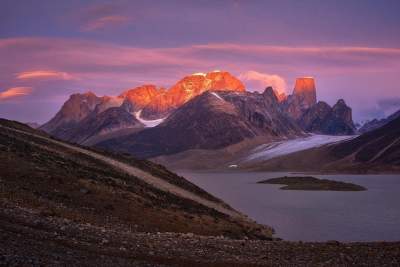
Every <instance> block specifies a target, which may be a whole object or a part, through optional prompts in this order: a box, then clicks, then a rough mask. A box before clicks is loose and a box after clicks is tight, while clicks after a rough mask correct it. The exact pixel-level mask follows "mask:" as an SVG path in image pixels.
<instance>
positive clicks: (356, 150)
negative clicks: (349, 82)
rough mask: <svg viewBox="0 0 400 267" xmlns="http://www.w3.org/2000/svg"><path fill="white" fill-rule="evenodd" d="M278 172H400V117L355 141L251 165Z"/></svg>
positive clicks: (354, 139)
mask: <svg viewBox="0 0 400 267" xmlns="http://www.w3.org/2000/svg"><path fill="white" fill-rule="evenodd" d="M245 168H250V169H256V170H269V171H273V170H279V171H321V172H350V173H351V172H355V173H368V172H372V173H376V172H378V173H379V172H389V173H390V172H395V173H398V172H400V117H399V118H396V119H394V120H392V121H391V122H389V123H387V124H385V125H384V126H382V127H380V128H378V129H375V130H372V131H370V132H367V133H364V134H362V135H360V136H358V137H356V138H353V139H350V140H346V141H343V142H339V143H333V144H328V145H323V146H318V147H314V148H311V149H306V150H302V151H299V152H295V153H292V154H289V155H284V156H281V157H275V158H272V159H268V160H265V161H263V162H258V163H255V164H249V165H247V166H246V167H245Z"/></svg>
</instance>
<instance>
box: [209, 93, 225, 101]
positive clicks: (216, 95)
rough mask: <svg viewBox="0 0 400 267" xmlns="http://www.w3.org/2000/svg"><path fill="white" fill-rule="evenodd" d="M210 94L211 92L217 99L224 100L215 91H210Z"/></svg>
mask: <svg viewBox="0 0 400 267" xmlns="http://www.w3.org/2000/svg"><path fill="white" fill-rule="evenodd" d="M211 94H212V95H213V96H215V97H216V98H218V99H219V100H222V101H224V99H223V98H222V97H220V96H219V95H218V94H217V93H215V92H212V93H211Z"/></svg>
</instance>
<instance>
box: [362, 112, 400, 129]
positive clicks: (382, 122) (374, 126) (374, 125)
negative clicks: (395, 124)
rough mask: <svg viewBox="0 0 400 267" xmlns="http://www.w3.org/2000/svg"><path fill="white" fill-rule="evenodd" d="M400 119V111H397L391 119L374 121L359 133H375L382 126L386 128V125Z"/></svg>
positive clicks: (364, 126) (365, 125)
mask: <svg viewBox="0 0 400 267" xmlns="http://www.w3.org/2000/svg"><path fill="white" fill-rule="evenodd" d="M399 117H400V110H398V111H396V112H395V113H393V114H392V115H390V116H389V117H387V118H385V119H381V120H377V119H374V120H372V121H369V122H367V123H365V124H364V125H363V126H362V127H361V128H360V129H359V130H358V132H359V133H367V132H370V131H373V130H375V129H378V128H380V127H382V126H384V125H385V124H387V123H389V122H391V121H393V120H395V119H397V118H399Z"/></svg>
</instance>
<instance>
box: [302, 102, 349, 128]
mask: <svg viewBox="0 0 400 267" xmlns="http://www.w3.org/2000/svg"><path fill="white" fill-rule="evenodd" d="M297 122H298V124H299V125H300V126H301V127H302V128H303V129H304V130H305V131H307V132H312V133H318V134H328V135H352V134H354V133H355V127H354V124H353V119H352V112H351V108H349V107H348V106H347V105H346V103H345V102H344V101H343V100H342V99H340V100H339V101H338V102H337V103H336V104H335V105H334V106H333V107H331V106H329V105H328V104H327V103H325V102H322V101H320V102H318V103H317V104H315V105H313V106H312V107H310V108H309V109H307V110H306V111H305V112H304V113H303V115H302V116H301V117H300V118H299V119H298V120H297Z"/></svg>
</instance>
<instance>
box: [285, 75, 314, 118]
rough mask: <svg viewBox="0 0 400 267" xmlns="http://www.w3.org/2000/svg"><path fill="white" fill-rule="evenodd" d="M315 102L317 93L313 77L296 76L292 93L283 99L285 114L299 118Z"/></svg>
mask: <svg viewBox="0 0 400 267" xmlns="http://www.w3.org/2000/svg"><path fill="white" fill-rule="evenodd" d="M316 103H317V93H316V87H315V81H314V78H311V77H303V78H297V79H296V84H295V87H294V89H293V93H292V94H291V95H289V96H288V97H287V99H286V100H285V101H283V106H284V109H285V111H286V112H287V114H289V116H291V117H292V118H293V119H295V120H297V119H299V118H300V117H301V116H302V115H303V113H304V112H305V111H306V110H307V109H309V108H310V107H312V106H313V105H315V104H316Z"/></svg>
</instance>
